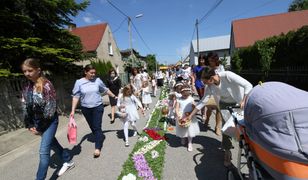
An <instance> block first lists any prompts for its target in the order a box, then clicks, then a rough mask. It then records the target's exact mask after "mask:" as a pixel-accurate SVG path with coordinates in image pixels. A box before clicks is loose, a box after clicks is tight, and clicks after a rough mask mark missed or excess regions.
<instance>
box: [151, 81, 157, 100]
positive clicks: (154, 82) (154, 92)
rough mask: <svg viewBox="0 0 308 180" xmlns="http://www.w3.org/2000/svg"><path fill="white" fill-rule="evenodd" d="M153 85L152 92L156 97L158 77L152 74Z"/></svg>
mask: <svg viewBox="0 0 308 180" xmlns="http://www.w3.org/2000/svg"><path fill="white" fill-rule="evenodd" d="M151 85H152V94H153V96H154V97H156V93H157V85H156V78H155V76H152V80H151Z"/></svg>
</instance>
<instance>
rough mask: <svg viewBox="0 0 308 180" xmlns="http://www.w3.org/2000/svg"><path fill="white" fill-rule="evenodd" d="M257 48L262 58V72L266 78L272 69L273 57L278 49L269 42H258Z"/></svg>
mask: <svg viewBox="0 0 308 180" xmlns="http://www.w3.org/2000/svg"><path fill="white" fill-rule="evenodd" d="M256 46H257V49H258V51H259V53H260V57H261V58H260V63H261V70H262V72H263V73H264V75H265V77H267V76H268V72H269V70H270V69H271V64H272V62H273V61H274V60H273V55H274V53H275V50H276V47H275V46H271V45H270V41H269V40H267V41H266V40H265V41H257V42H256Z"/></svg>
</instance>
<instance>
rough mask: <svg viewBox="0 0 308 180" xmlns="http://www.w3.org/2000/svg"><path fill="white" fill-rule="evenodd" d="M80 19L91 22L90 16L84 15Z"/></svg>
mask: <svg viewBox="0 0 308 180" xmlns="http://www.w3.org/2000/svg"><path fill="white" fill-rule="evenodd" d="M82 19H83V21H84V22H86V23H91V22H92V18H91V17H87V16H84V17H82Z"/></svg>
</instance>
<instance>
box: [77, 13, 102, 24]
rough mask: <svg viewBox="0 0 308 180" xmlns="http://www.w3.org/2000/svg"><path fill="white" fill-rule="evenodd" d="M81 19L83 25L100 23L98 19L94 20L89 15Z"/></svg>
mask: <svg viewBox="0 0 308 180" xmlns="http://www.w3.org/2000/svg"><path fill="white" fill-rule="evenodd" d="M82 19H83V21H84V22H85V23H88V24H92V23H100V22H102V21H101V20H100V19H95V18H94V17H93V15H92V14H91V13H87V14H86V15H85V16H83V17H82Z"/></svg>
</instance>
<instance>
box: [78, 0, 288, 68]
mask: <svg viewBox="0 0 308 180" xmlns="http://www.w3.org/2000/svg"><path fill="white" fill-rule="evenodd" d="M80 1H81V0H76V2H80ZM109 1H111V3H112V4H113V5H115V6H116V7H117V8H118V9H119V10H120V11H122V12H123V13H124V14H126V15H127V16H129V17H130V18H131V20H132V22H133V24H134V27H132V47H133V48H134V49H135V50H137V51H138V52H139V53H140V55H142V56H146V55H147V54H155V55H156V59H157V60H158V61H159V62H160V63H164V64H173V63H176V62H177V61H179V60H181V59H184V58H185V57H187V55H188V53H189V48H190V43H191V41H192V40H194V39H196V38H197V36H196V26H195V23H196V20H197V19H198V21H199V22H200V23H199V26H198V29H199V38H200V39H202V38H208V37H214V36H221V35H229V34H230V32H231V23H232V21H233V20H237V19H244V18H250V17H257V16H265V15H271V14H277V13H284V12H287V11H288V7H289V5H290V4H291V3H292V0H223V1H222V2H221V3H220V4H219V6H218V7H217V8H216V9H214V10H213V11H212V12H211V13H209V14H208V15H207V16H206V14H207V13H208V12H209V11H210V9H211V8H212V7H213V6H214V5H215V4H217V2H218V1H219V0H155V1H154V0H109ZM119 10H117V9H116V8H114V7H113V6H112V5H111V4H110V3H108V2H107V0H91V1H90V5H89V6H88V7H87V9H86V10H85V11H84V12H80V13H79V14H78V15H77V16H76V17H73V18H72V19H73V22H74V23H75V24H76V25H77V27H81V26H89V25H94V24H99V23H106V22H107V23H108V24H109V26H110V28H111V30H112V33H113V36H114V38H115V41H116V43H117V46H118V47H119V49H120V50H124V49H128V48H129V47H130V45H129V33H128V21H127V17H125V16H124V15H123V14H122V13H121V12H119ZM140 14H142V16H141V17H139V18H136V16H137V15H140ZM200 20H202V21H200ZM136 30H137V31H136Z"/></svg>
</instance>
